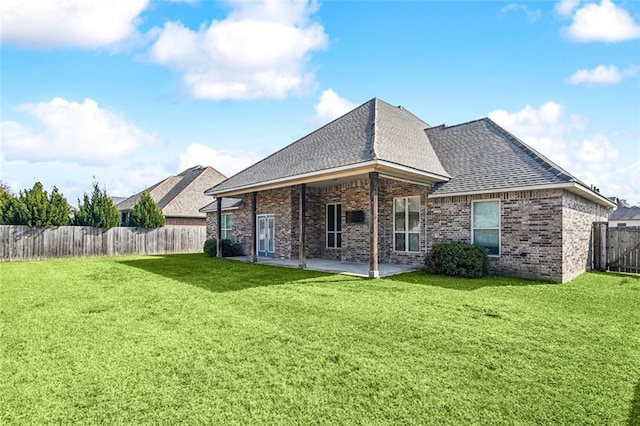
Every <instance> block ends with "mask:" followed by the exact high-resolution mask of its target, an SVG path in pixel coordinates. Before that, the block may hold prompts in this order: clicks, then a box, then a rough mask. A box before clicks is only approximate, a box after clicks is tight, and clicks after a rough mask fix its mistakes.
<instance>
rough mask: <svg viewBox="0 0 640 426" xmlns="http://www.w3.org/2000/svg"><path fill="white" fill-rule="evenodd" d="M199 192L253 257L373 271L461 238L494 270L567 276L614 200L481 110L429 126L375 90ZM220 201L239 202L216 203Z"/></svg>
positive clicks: (418, 261)
mask: <svg viewBox="0 0 640 426" xmlns="http://www.w3.org/2000/svg"><path fill="white" fill-rule="evenodd" d="M206 194H207V195H212V196H215V197H217V200H216V202H217V203H219V204H218V205H219V207H220V210H221V213H222V212H224V213H228V214H231V215H232V216H231V217H232V230H231V232H230V234H232V236H233V239H234V240H235V241H237V242H238V243H240V244H241V245H242V246H243V249H244V250H245V251H246V252H247V253H251V254H252V256H253V259H254V261H255V260H257V259H258V257H260V256H274V257H278V258H287V259H292V258H293V259H295V258H297V259H298V260H299V263H300V266H301V267H305V261H306V258H307V257H317V258H326V259H337V260H341V261H350V262H369V275H370V276H371V277H376V276H378V275H379V270H378V263H379V262H382V263H399V264H407V265H415V266H420V265H422V264H423V261H424V257H425V254H426V253H427V252H428V250H429V249H430V247H431V246H432V245H433V244H435V243H438V242H444V241H466V242H471V243H476V244H480V245H482V246H484V247H485V248H486V249H487V252H488V254H489V256H490V259H491V269H492V271H493V272H494V273H499V274H508V275H517V276H524V277H531V278H538V279H545V280H551V281H562V282H565V281H569V280H571V279H573V278H574V277H576V276H577V275H579V274H581V273H582V272H584V271H585V270H586V269H587V268H588V262H589V251H590V250H589V243H590V237H591V225H592V223H593V222H594V221H604V220H606V217H607V214H608V212H609V210H610V209H611V208H612V207H613V206H614V204H613V203H612V202H611V201H609V200H607V199H606V198H605V197H603V196H602V195H600V194H599V193H597V192H595V191H593V190H592V189H590V188H589V187H588V186H587V185H585V184H583V183H582V182H580V181H579V180H577V179H576V178H575V177H573V176H572V175H571V174H569V173H568V172H566V171H565V170H563V169H562V168H560V167H559V166H557V165H556V164H554V163H553V162H551V161H550V160H548V159H547V158H546V157H544V156H542V155H541V154H539V153H537V152H536V151H534V150H533V149H532V148H530V147H529V146H527V145H526V144H524V143H523V142H522V141H520V140H519V139H517V138H516V137H515V136H513V135H511V134H510V133H508V132H507V131H505V130H504V129H502V128H501V127H500V126H498V125H497V124H495V123H494V122H493V121H491V120H490V119H488V118H483V119H480V120H475V121H471V122H468V123H464V124H459V125H455V126H444V125H442V126H438V127H431V126H429V125H428V124H427V123H425V122H424V121H422V120H421V119H419V118H418V117H416V116H414V115H413V114H411V113H410V112H409V111H407V110H405V109H404V108H402V107H394V106H392V105H389V104H387V103H385V102H383V101H381V100H378V99H375V98H374V99H372V100H370V101H369V102H366V103H365V104H363V105H361V106H359V107H357V108H356V109H354V110H353V111H351V112H349V113H347V114H345V115H343V116H342V117H340V118H338V119H336V120H334V121H333V122H331V123H329V124H327V125H325V126H323V127H321V128H320V129H318V130H316V131H314V132H313V133H311V134H309V135H307V136H305V137H303V138H302V139H299V140H298V141H296V142H294V143H292V144H291V145H288V146H287V147H285V148H283V149H281V150H280V151H277V152H276V153H274V154H272V155H270V156H269V157H267V158H265V159H263V160H261V161H259V162H257V163H256V164H254V165H252V166H251V167H249V168H247V169H245V170H243V171H242V172H240V173H238V174H236V175H235V176H232V177H231V178H229V179H227V180H225V181H224V182H221V183H219V184H218V185H216V186H214V187H212V188H210V189H209V190H207V191H206ZM226 198H236V199H239V200H241V202H242V203H241V204H239V205H237V204H235V203H234V206H235V207H234V209H233V210H231V209H227V210H225V209H224V206H225V199H226ZM217 214H218V213H217V209H216V213H208V220H209V221H210V225H209V229H212V228H213V229H216V231H217V224H218V221H217ZM225 223H227V222H225ZM228 234H229V232H227V235H228Z"/></svg>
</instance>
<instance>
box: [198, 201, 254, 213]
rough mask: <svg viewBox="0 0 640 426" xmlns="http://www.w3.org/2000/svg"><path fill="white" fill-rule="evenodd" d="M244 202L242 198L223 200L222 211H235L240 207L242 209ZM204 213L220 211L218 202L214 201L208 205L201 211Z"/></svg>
mask: <svg viewBox="0 0 640 426" xmlns="http://www.w3.org/2000/svg"><path fill="white" fill-rule="evenodd" d="M243 204H244V201H242V200H241V199H240V198H223V199H222V211H225V210H234V209H237V208H239V207H242V205H243ZM200 211H201V212H202V213H209V212H217V211H218V200H214V201H213V202H211V203H209V204H207V205H206V206H204V207H202V208H201V209H200Z"/></svg>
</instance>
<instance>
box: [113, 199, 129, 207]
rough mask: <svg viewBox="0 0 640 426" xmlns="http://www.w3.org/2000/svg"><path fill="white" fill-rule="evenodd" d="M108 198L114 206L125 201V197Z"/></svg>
mask: <svg viewBox="0 0 640 426" xmlns="http://www.w3.org/2000/svg"><path fill="white" fill-rule="evenodd" d="M109 198H111V201H113V204H115V205H116V206H117V205H118V204H120V203H121V202H123V201H124V200H126V199H127V197H109Z"/></svg>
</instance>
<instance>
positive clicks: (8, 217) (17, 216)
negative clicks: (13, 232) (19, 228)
mask: <svg viewBox="0 0 640 426" xmlns="http://www.w3.org/2000/svg"><path fill="white" fill-rule="evenodd" d="M19 207H20V208H19ZM26 217H27V216H26V208H24V205H23V204H22V203H21V202H20V200H19V199H18V198H17V197H16V196H15V195H13V193H12V192H11V188H9V185H7V184H5V183H4V182H0V225H24V224H25V223H26Z"/></svg>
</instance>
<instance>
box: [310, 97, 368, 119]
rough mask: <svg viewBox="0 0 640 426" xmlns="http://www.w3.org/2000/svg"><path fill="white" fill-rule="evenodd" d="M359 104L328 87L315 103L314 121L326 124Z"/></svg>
mask: <svg viewBox="0 0 640 426" xmlns="http://www.w3.org/2000/svg"><path fill="white" fill-rule="evenodd" d="M356 106H357V105H356V104H354V103H353V102H351V101H349V100H348V99H345V98H341V97H340V96H339V95H338V94H337V93H336V92H335V91H334V90H333V89H327V90H325V91H324V92H322V94H321V95H320V100H319V101H318V103H317V104H316V105H315V107H314V108H315V110H316V115H315V116H314V117H313V119H312V121H313V123H314V124H316V125H323V124H326V123H328V122H330V121H332V120H334V119H336V118H338V117H340V116H341V115H343V114H346V113H347V112H349V111H351V110H352V109H353V108H355V107H356Z"/></svg>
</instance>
